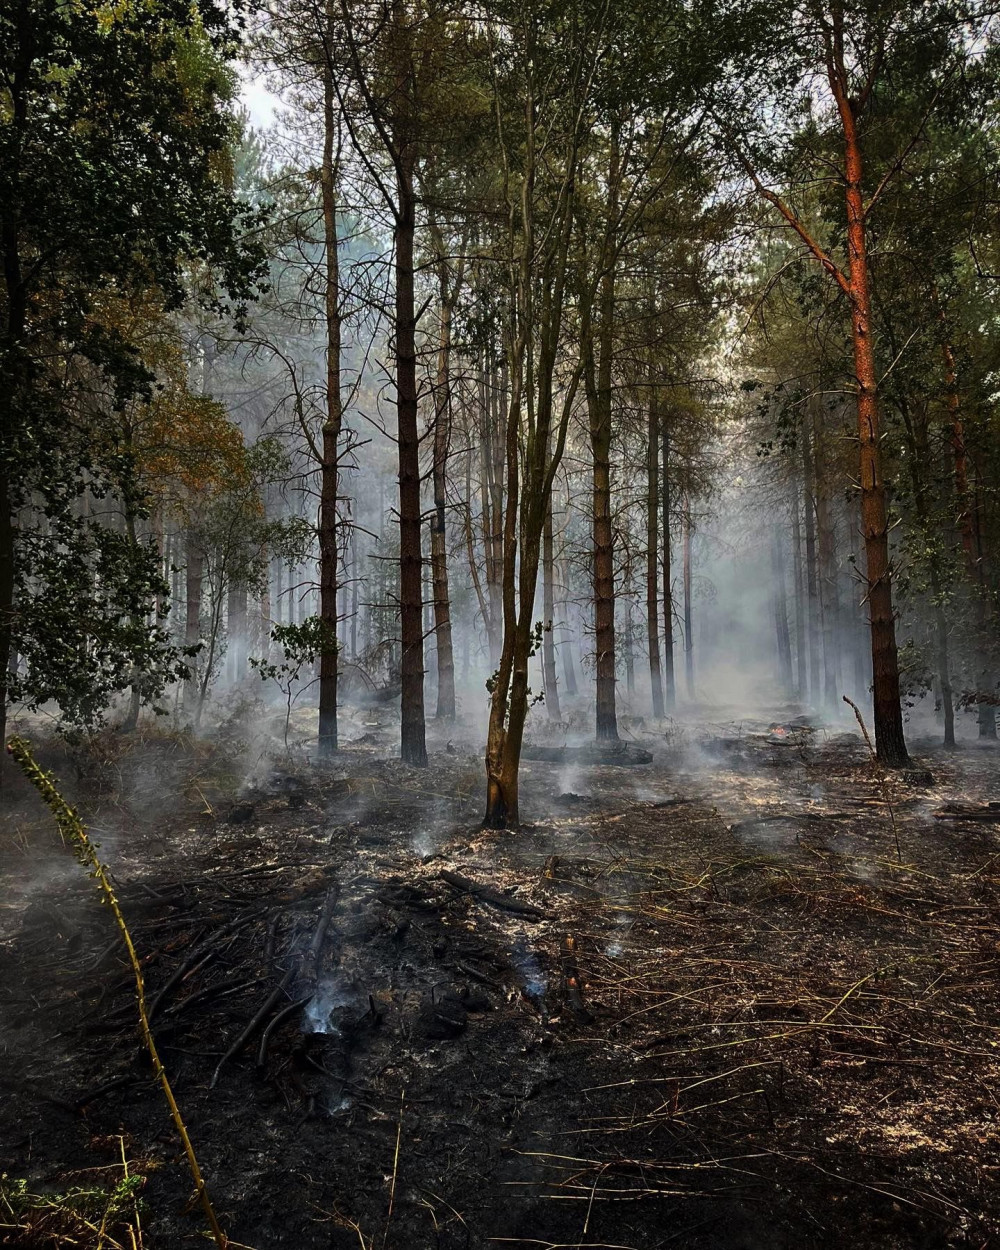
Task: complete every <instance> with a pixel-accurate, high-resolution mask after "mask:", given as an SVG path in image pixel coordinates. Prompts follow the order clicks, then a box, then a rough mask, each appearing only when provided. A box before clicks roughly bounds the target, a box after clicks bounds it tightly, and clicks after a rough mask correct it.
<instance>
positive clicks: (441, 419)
mask: <svg viewBox="0 0 1000 1250" xmlns="http://www.w3.org/2000/svg"><path fill="white" fill-rule="evenodd" d="M432 229H433V226H432ZM435 233H436V232H435ZM436 241H437V243H438V247H439V252H440V257H439V260H438V268H439V278H440V293H439V299H440V317H441V324H440V336H439V339H438V358H437V378H436V385H435V391H434V463H433V478H434V519H433V522H432V524H431V571H432V578H433V600H434V637H435V639H436V642H437V682H438V684H437V717H438V719H439V720H445V721H452V720H454V719H455V654H454V650H453V647H452V637H451V600H450V598H449V594H448V542H447V529H446V525H445V521H446V518H447V476H446V471H447V466H448V449H449V446H450V443H451V319H452V308H453V306H454V300H455V296H456V295H457V282H456V284H455V286H456V289H455V290H451V289H449V282H448V267H447V261H446V260H445V257H444V244H443V242H442V241H441V240H440V239H438V240H436Z"/></svg>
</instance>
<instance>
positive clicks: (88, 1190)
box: [0, 1171, 146, 1246]
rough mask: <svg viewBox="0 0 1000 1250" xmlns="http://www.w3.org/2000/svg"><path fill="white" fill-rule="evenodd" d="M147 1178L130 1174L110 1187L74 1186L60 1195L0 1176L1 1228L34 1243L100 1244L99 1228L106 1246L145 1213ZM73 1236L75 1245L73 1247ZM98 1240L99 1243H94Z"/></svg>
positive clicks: (15, 1179)
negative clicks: (144, 1196) (30, 1239)
mask: <svg viewBox="0 0 1000 1250" xmlns="http://www.w3.org/2000/svg"><path fill="white" fill-rule="evenodd" d="M145 1183H146V1178H145V1176H142V1175H141V1174H140V1173H138V1172H133V1173H128V1172H127V1171H126V1173H125V1175H123V1176H122V1177H121V1178H120V1179H119V1180H118V1181H116V1182H115V1183H114V1184H113V1185H112V1186H111V1187H108V1186H105V1185H73V1186H71V1187H70V1188H68V1189H65V1190H62V1191H58V1190H57V1191H53V1192H50V1193H38V1192H35V1190H34V1189H32V1188H30V1187H29V1182H28V1181H27V1180H25V1179H23V1178H21V1177H17V1178H13V1177H10V1176H8V1174H7V1173H6V1172H4V1173H3V1175H2V1176H0V1225H3V1226H6V1228H7V1231H8V1233H9V1232H11V1231H14V1232H18V1233H20V1234H21V1235H22V1236H24V1237H26V1238H27V1237H31V1238H32V1239H33V1241H32V1244H36V1243H37V1244H42V1240H41V1239H43V1238H44V1239H51V1240H46V1241H45V1244H51V1245H61V1244H64V1242H65V1244H73V1245H77V1246H80V1245H83V1246H86V1245H90V1244H93V1245H95V1246H96V1245H100V1237H99V1233H100V1229H101V1228H102V1227H103V1229H104V1232H105V1242H107V1239H108V1238H109V1237H110V1236H111V1235H112V1234H114V1233H117V1232H119V1226H120V1225H125V1226H128V1225H130V1224H131V1225H133V1227H135V1224H134V1223H133V1221H135V1220H136V1219H137V1216H138V1214H139V1213H140V1212H141V1211H142V1210H144V1207H145V1204H144V1203H143V1201H142V1198H141V1196H140V1195H141V1193H142V1189H143V1186H144V1185H145ZM70 1238H72V1242H71V1243H70ZM92 1238H95V1239H96V1240H93V1241H92V1240H91V1239H92Z"/></svg>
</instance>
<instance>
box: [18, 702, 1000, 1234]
mask: <svg viewBox="0 0 1000 1250" xmlns="http://www.w3.org/2000/svg"><path fill="white" fill-rule="evenodd" d="M368 715H369V721H368V723H367V724H362V725H361V726H360V727H359V732H358V733H357V734H356V737H358V738H360V739H361V741H359V742H357V743H356V744H355V745H353V746H350V747H348V749H346V750H345V751H344V752H342V756H341V758H340V759H339V760H338V762H337V764H336V766H335V767H333V768H332V769H330V770H328V771H325V772H320V771H318V770H316V769H314V768H312V767H310V766H308V765H307V764H304V763H302V764H297V765H295V766H292V765H290V764H288V763H287V762H286V763H282V761H281V759H280V758H277V759H276V760H275V761H273V762H272V764H271V766H270V767H260V768H257V769H256V770H255V776H256V780H254V779H253V778H251V779H250V780H249V781H248V780H246V778H245V776H244V770H243V769H242V768H241V769H237V768H236V767H235V765H234V764H232V763H231V762H230V759H229V755H228V754H227V751H229V750H230V749H231V744H228V745H227V744H219V743H217V744H214V745H213V744H211V743H208V744H204V743H195V742H193V741H191V740H187V739H185V738H183V737H179V736H178V737H170V736H162V737H158V738H155V739H150V740H127V741H126V740H117V741H116V740H114V739H111V738H109V739H106V740H102V741H101V742H99V743H97V744H92V745H91V746H89V747H88V749H87V751H85V752H82V751H77V752H75V753H73V752H67V751H66V750H65V749H60V750H56V748H54V747H51V746H50V747H49V748H48V750H47V757H48V758H47V762H48V763H49V765H50V766H54V767H56V768H57V769H58V770H59V771H60V772H61V773H62V774H63V775H64V776H65V777H66V779H67V790H68V791H69V792H71V793H72V794H73V795H74V796H75V797H76V798H77V800H78V801H79V802H80V804H81V807H82V809H83V810H85V811H86V813H87V815H88V819H89V820H90V821H91V824H92V827H93V828H94V830H95V836H96V837H97V838H98V839H99V840H100V841H102V844H103V846H102V853H103V854H104V856H105V858H106V859H107V860H108V861H109V863H110V864H111V866H112V869H113V873H114V877H115V880H116V882H117V885H118V888H119V892H120V898H121V902H122V906H123V909H124V911H125V913H126V915H127V916H128V918H129V920H130V922H131V924H132V927H133V934H134V937H135V940H136V945H137V947H138V949H139V951H140V954H141V956H142V958H143V960H144V964H145V975H146V982H147V987H148V992H149V995H150V999H151V1001H152V1002H153V1003H154V1004H155V1008H156V1010H155V1019H154V1028H155V1032H156V1034H157V1037H158V1039H159V1043H160V1047H161V1052H162V1054H163V1057H164V1061H165V1063H166V1066H167V1068H168V1071H169V1073H170V1075H171V1077H172V1080H173V1083H174V1087H175V1091H176V1094H177V1097H178V1101H179V1102H180V1104H181V1106H182V1108H183V1111H184V1114H185V1117H186V1119H187V1122H188V1126H189V1128H190V1131H191V1135H192V1137H193V1139H194V1142H195V1145H196V1148H197V1150H198V1153H199V1156H200V1160H201V1163H202V1166H203V1169H204V1171H205V1173H206V1176H207V1178H208V1181H209V1185H210V1188H211V1192H212V1194H213V1197H214V1200H215V1204H216V1207H217V1209H218V1211H219V1214H220V1218H221V1221H222V1223H223V1225H224V1227H225V1228H226V1230H227V1232H228V1234H229V1235H230V1237H231V1238H232V1240H233V1244H234V1245H237V1244H239V1245H243V1246H249V1247H253V1248H254V1250H267V1248H269V1247H272V1246H293V1247H296V1248H301V1250H308V1248H310V1247H345V1248H346V1247H362V1248H367V1250H390V1248H393V1250H422V1248H424V1247H427V1248H431V1247H440V1248H442V1250H461V1248H465V1247H472V1248H475V1247H492V1246H510V1247H514V1248H515V1250H527V1248H529V1247H549V1248H551V1247H557V1246H558V1247H583V1246H588V1247H598V1246H610V1247H617V1248H620V1250H624V1248H626V1247H630V1248H634V1250H654V1248H658V1247H667V1246H670V1247H688V1248H691V1250H700V1248H702V1247H705V1248H707V1247H713V1248H715V1250H737V1248H739V1250H753V1248H757V1247H760V1248H765V1247H766V1248H767V1250H780V1248H782V1247H803V1246H810V1247H813V1246H814V1247H825V1246H831V1247H832V1246H838V1247H839V1246H842V1245H844V1244H845V1243H846V1244H853V1245H854V1246H855V1247H900V1248H902V1247H907V1248H909V1247H944V1246H956V1247H965V1246H968V1247H977V1248H983V1247H987V1246H996V1245H1000V1194H998V1190H997V1185H996V1177H997V1171H998V1168H1000V1153H998V1146H1000V1132H998V1125H1000V1102H998V1098H997V1090H998V1086H997V1076H998V1062H1000V1060H998V1043H1000V990H998V985H997V974H998V952H1000V947H998V927H997V921H998V912H1000V895H998V887H1000V823H998V822H1000V810H997V809H989V808H988V807H984V806H982V805H983V804H986V803H988V801H990V800H995V799H1000V778H998V776H997V762H998V754H997V751H996V749H993V750H990V749H988V748H986V749H980V748H978V747H977V746H975V745H970V746H968V747H967V748H966V749H964V750H962V751H960V752H958V753H956V754H952V755H945V754H944V753H943V752H940V751H939V750H937V749H936V748H932V747H930V746H924V747H920V746H918V747H917V749H916V750H915V752H914V754H915V758H916V766H915V768H914V770H913V771H911V772H910V773H907V774H902V775H898V776H894V777H892V778H891V779H890V780H889V781H888V782H887V783H885V784H883V783H882V782H881V781H880V780H879V778H878V777H877V776H876V775H875V774H874V773H873V771H872V767H871V764H870V761H869V760H868V756H867V752H866V749H865V747H864V744H863V743H862V742H861V740H860V739H859V738H857V737H856V736H854V735H844V734H836V733H831V732H827V731H823V730H822V729H816V730H815V731H810V730H806V729H799V728H797V727H796V726H794V725H791V726H790V729H789V731H788V732H783V733H779V734H772V733H769V732H768V728H767V722H766V721H765V722H761V723H757V724H753V723H743V724H732V723H730V724H726V725H724V726H718V727H712V726H702V727H701V728H699V729H697V730H696V729H688V730H686V731H681V730H677V729H672V730H670V731H669V732H668V733H667V734H664V733H663V732H662V730H661V731H659V732H657V733H653V732H649V731H647V729H646V727H644V726H643V725H642V724H641V723H637V724H635V725H633V726H632V729H631V732H632V735H633V737H634V738H635V739H636V740H637V742H638V743H639V744H640V745H641V746H643V747H646V748H648V749H649V750H650V751H651V752H652V753H653V757H654V758H653V761H652V763H650V764H648V765H641V766H625V765H621V766H617V765H616V766H606V767H605V766H595V765H591V764H587V765H575V764H574V763H573V761H572V759H569V760H564V761H561V762H556V763H551V762H548V763H546V762H532V763H527V764H525V766H524V791H523V809H524V814H525V815H527V816H535V817H536V819H535V820H534V822H533V823H530V824H528V825H527V826H526V827H525V828H524V829H522V830H521V831H520V832H518V833H516V834H494V833H485V832H483V831H482V830H481V829H479V828H478V825H477V820H478V817H479V814H480V807H479V805H480V802H481V792H482V784H481V763H480V760H479V758H478V755H477V754H473V753H472V748H471V746H470V748H469V752H468V753H466V752H465V751H464V748H463V747H456V746H454V745H452V744H447V746H446V745H445V743H444V742H442V743H441V744H440V746H441V749H440V750H437V751H435V752H434V753H433V756H432V762H431V767H430V768H429V769H428V770H426V772H423V771H419V772H418V771H413V770H408V769H406V768H404V767H403V766H402V765H400V764H399V763H398V762H397V761H394V760H391V759H389V758H386V756H387V751H388V743H389V741H390V738H391V729H392V726H391V725H390V724H389V723H388V722H387V719H386V718H387V714H386V713H384V712H382V713H370V714H368ZM361 730H363V731H364V732H363V734H362V733H361V732H360V731H361ZM462 737H463V735H462V734H461V733H459V732H456V733H455V734H454V737H453V741H454V742H459V741H461V740H462ZM464 737H465V739H467V740H468V741H469V742H470V743H471V742H472V740H473V737H474V735H472V734H471V733H467V734H465V735H464ZM550 740H551V735H548V736H546V741H550ZM928 770H929V771H928ZM963 804H964V805H965V806H962V805H963ZM543 814H547V815H545V818H544V819H542V818H540V817H541V816H542V815H543ZM0 837H2V845H0V850H2V861H0V865H2V882H0V891H2V893H0V1047H2V1056H3V1062H2V1066H0V1170H2V1171H3V1172H5V1173H6V1174H7V1178H6V1180H5V1182H4V1184H5V1190H4V1192H6V1193H7V1195H8V1205H7V1206H4V1205H3V1204H0V1225H5V1226H6V1232H5V1234H3V1235H5V1236H6V1240H5V1241H4V1244H10V1245H20V1246H29V1245H30V1246H49V1245H52V1246H56V1245H70V1244H72V1245H98V1244H101V1241H100V1238H98V1237H96V1236H95V1235H94V1231H95V1229H96V1228H97V1226H98V1225H99V1223H100V1220H99V1218H98V1217H97V1216H92V1217H91V1219H90V1231H89V1233H88V1231H87V1229H86V1226H85V1225H83V1224H80V1223H79V1221H78V1222H77V1223H76V1224H73V1222H72V1220H70V1219H69V1217H66V1216H65V1215H63V1216H62V1217H59V1218H62V1220H63V1222H62V1223H61V1224H60V1223H59V1222H58V1219H57V1218H56V1217H54V1216H51V1214H50V1215H49V1216H46V1217H45V1218H43V1217H42V1216H40V1215H39V1214H38V1210H37V1204H38V1203H40V1202H41V1200H42V1199H43V1198H44V1197H45V1196H46V1195H53V1194H56V1193H64V1192H65V1191H66V1190H68V1189H73V1188H74V1187H81V1186H82V1187H86V1186H88V1185H90V1186H95V1185H97V1186H101V1185H108V1184H111V1183H113V1182H114V1181H116V1180H118V1179H120V1177H121V1161H122V1159H126V1160H127V1162H128V1166H129V1168H130V1171H131V1172H132V1173H135V1174H137V1175H141V1176H142V1177H144V1178H145V1179H144V1181H143V1183H142V1191H141V1198H142V1203H143V1209H142V1213H141V1229H142V1244H143V1245H144V1246H145V1247H146V1248H147V1250H157V1248H162V1247H175V1246H183V1245H185V1244H190V1243H192V1242H194V1241H198V1240H203V1238H204V1234H203V1231H202V1229H203V1224H202V1221H201V1218H200V1213H199V1211H198V1209H197V1208H195V1209H194V1210H192V1209H191V1206H190V1202H189V1198H190V1191H191V1184H190V1179H189V1176H188V1174H187V1172H186V1171H185V1166H184V1161H183V1157H182V1156H181V1153H180V1150H179V1147H178V1143H177V1140H176V1138H175V1135H174V1133H173V1129H172V1126H171V1124H170V1121H169V1119H168V1116H167V1113H166V1110H165V1107H164V1105H163V1102H162V1097H161V1094H160V1091H159V1089H158V1087H157V1086H156V1085H155V1084H154V1083H153V1081H152V1078H151V1073H150V1069H149V1067H148V1064H147V1063H146V1061H145V1060H144V1057H143V1052H142V1051H141V1050H140V1046H139V1041H138V1033H137V1028H136V1023H135V1008H134V994H133V987H132V984H131V980H130V974H129V971H128V967H127V964H126V963H125V961H124V957H123V954H122V952H121V949H120V946H119V944H118V942H117V940H116V936H115V930H114V928H113V924H112V920H111V917H110V916H109V915H108V914H107V912H106V911H105V910H103V909H102V908H101V907H100V906H99V904H98V902H97V900H96V896H95V894H94V891H93V883H91V882H90V881H88V880H87V879H86V877H85V876H84V875H83V874H82V873H81V872H80V870H79V869H78V868H77V867H76V865H75V864H74V863H73V862H72V859H71V858H70V856H69V854H68V852H65V851H63V850H62V849H61V848H60V847H59V846H58V840H57V838H56V835H55V834H54V833H53V831H52V829H51V828H50V825H49V823H48V821H47V817H46V814H45V813H44V811H42V810H40V808H39V806H38V805H37V802H36V800H35V799H34V797H33V795H32V794H30V793H28V792H27V791H26V789H25V788H24V787H22V786H19V785H18V784H17V783H16V780H15V783H14V784H13V785H11V784H10V783H8V792H7V799H6V812H5V815H4V824H3V829H2V834H0ZM897 839H898V848H899V849H898V854H897V846H896V844H897ZM442 873H445V874H451V875H452V876H451V880H450V881H449V880H448V879H447V878H446V877H443V876H442ZM454 874H457V876H455V875H454ZM462 879H464V880H465V881H468V882H472V883H474V884H475V885H477V886H483V887H487V890H492V891H494V892H495V893H494V894H493V895H489V894H487V895H485V896H484V895H478V896H477V895H474V894H470V893H469V892H468V891H467V890H464V889H461V888H456V885H455V884H454V883H455V882H456V881H457V882H458V884H459V886H460V885H461V881H462ZM512 908H513V910H512ZM181 969H183V975H182V976H181V977H180V978H179V979H178V978H177V977H176V974H177V972H178V970H181ZM278 985H280V986H281V987H282V988H281V991H280V994H279V995H278V996H277V997H275V996H274V993H273V991H274V989H275V987H276V986H278ZM303 1000H308V1001H305V1002H304V1001H303ZM268 1001H272V1002H273V1007H272V1009H271V1013H270V1015H269V1016H268V1021H271V1022H274V1023H273V1027H270V1028H268V1030H267V1033H266V1035H265V1034H263V1033H262V1031H261V1029H258V1030H257V1031H256V1032H255V1033H254V1034H253V1036H252V1037H251V1038H250V1039H249V1040H248V1043H247V1045H246V1047H245V1048H244V1049H243V1050H242V1051H240V1052H239V1053H236V1054H232V1055H231V1056H229V1057H228V1058H224V1057H225V1056H226V1053H227V1052H228V1051H229V1050H230V1049H231V1047H232V1045H233V1043H234V1042H235V1041H236V1040H237V1039H238V1038H239V1037H240V1035H241V1034H242V1033H243V1031H244V1029H245V1028H246V1026H247V1024H248V1023H249V1022H250V1021H251V1020H252V1019H253V1017H254V1016H255V1014H256V1013H257V1012H258V1010H259V1008H260V1007H261V1006H262V1004H264V1003H265V1002H268ZM295 1004H299V1005H298V1006H295ZM286 1007H287V1008H289V1009H288V1010H285V1008H286ZM278 1012H282V1013H283V1014H282V1015H281V1016H280V1017H278V1016H277V1014H276V1013H278ZM262 1027H263V1026H262ZM220 1060H224V1062H222V1063H221V1066H220ZM213 1074H216V1078H217V1079H216V1080H215V1082H214V1085H213ZM20 1179H24V1180H26V1181H27V1182H28V1186H27V1188H28V1190H29V1191H30V1192H31V1193H33V1194H35V1195H39V1198H38V1200H37V1202H36V1210H35V1211H34V1212H32V1211H31V1210H30V1209H29V1207H30V1204H28V1205H27V1206H26V1205H25V1204H24V1202H22V1203H21V1205H18V1203H17V1202H14V1203H12V1204H11V1203H10V1193H11V1185H12V1184H13V1183H14V1182H15V1181H17V1180H20ZM119 1217H120V1218H119ZM128 1223H129V1220H128V1219H127V1218H126V1217H125V1215H121V1213H119V1214H116V1213H115V1212H114V1211H112V1213H111V1216H110V1217H109V1219H108V1222H107V1228H106V1233H107V1234H110V1236H111V1240H108V1237H107V1236H105V1238H104V1241H103V1244H104V1245H105V1246H108V1247H113V1246H114V1245H123V1246H129V1245H136V1244H138V1243H137V1242H136V1241H135V1233H134V1226H135V1225H134V1220H133V1232H132V1233H131V1234H130V1233H129V1232H128ZM29 1228H30V1229H33V1230H34V1231H33V1232H28V1231H25V1230H26V1229H29ZM46 1228H48V1230H49V1231H48V1232H47V1233H46V1232H45V1229H46ZM60 1233H61V1235H62V1236H63V1237H64V1240H62V1241H60V1240H59V1239H58V1236H57V1234H60ZM88 1236H90V1240H88V1239H87V1238H88ZM130 1237H131V1238H132V1240H130ZM67 1238H71V1239H69V1240H67Z"/></svg>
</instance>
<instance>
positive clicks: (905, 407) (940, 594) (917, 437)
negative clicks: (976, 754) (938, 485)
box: [897, 399, 955, 747]
mask: <svg viewBox="0 0 1000 1250" xmlns="http://www.w3.org/2000/svg"><path fill="white" fill-rule="evenodd" d="M897 405H898V407H899V411H900V415H901V416H902V419H903V428H904V430H905V432H906V438H907V443H908V446H907V451H908V453H909V454H908V455H907V457H906V459H907V461H908V464H909V470H910V487H911V489H912V491H913V502H914V510H915V512H916V515H917V524H918V525H919V527H920V531H921V534H922V536H923V539H924V544H925V546H926V547H927V549H928V551H929V552H930V556H929V565H928V582H929V583H930V591H931V611H932V614H933V620H934V630H933V638H934V642H933V645H934V649H935V652H936V659H937V670H938V673H937V676H938V683H937V684H938V696H939V698H940V700H941V711H942V714H943V716H944V745H945V746H946V747H954V745H955V705H954V699H953V694H952V685H951V671H950V670H951V660H950V655H949V640H948V620H947V617H946V615H945V611H944V583H943V579H942V570H941V564H940V560H939V558H938V555H937V553H936V551H935V546H934V537H933V533H932V530H933V519H932V517H931V506H930V499H929V493H930V486H929V482H928V476H927V473H928V466H929V465H930V463H931V449H930V439H929V436H928V429H927V414H926V407H924V409H923V412H922V413H921V412H919V410H918V414H917V415H916V416H915V415H914V414H913V412H912V410H911V407H910V405H909V404H907V403H906V402H905V401H904V400H903V399H899V400H897Z"/></svg>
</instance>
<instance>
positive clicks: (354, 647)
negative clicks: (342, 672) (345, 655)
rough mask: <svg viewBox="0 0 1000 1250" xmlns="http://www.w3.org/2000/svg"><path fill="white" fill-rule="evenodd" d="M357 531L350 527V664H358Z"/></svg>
mask: <svg viewBox="0 0 1000 1250" xmlns="http://www.w3.org/2000/svg"><path fill="white" fill-rule="evenodd" d="M360 581H361V578H360V576H359V575H358V531H357V528H356V527H355V526H353V525H352V526H351V662H352V663H354V664H357V662H358V585H359V583H360Z"/></svg>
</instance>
